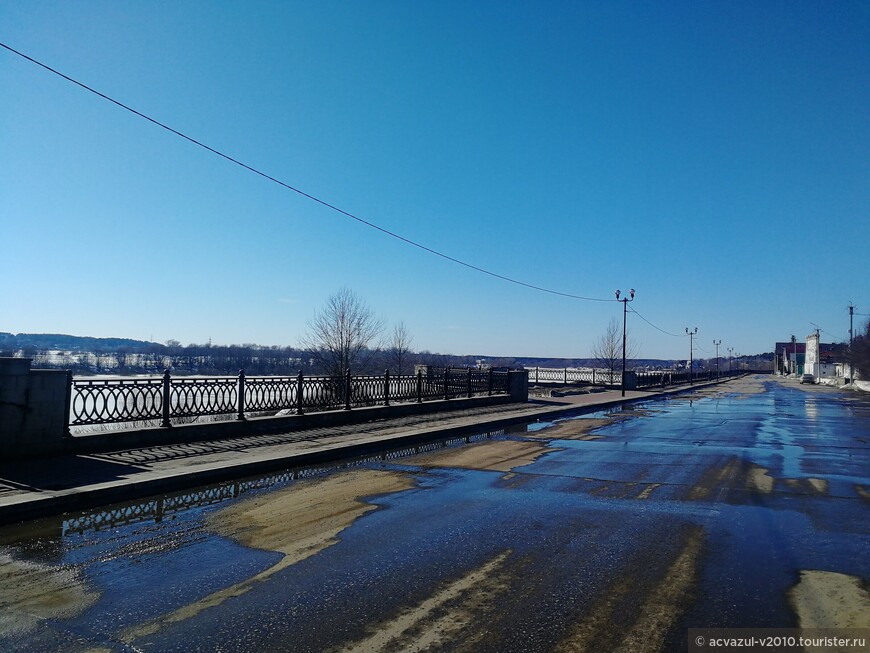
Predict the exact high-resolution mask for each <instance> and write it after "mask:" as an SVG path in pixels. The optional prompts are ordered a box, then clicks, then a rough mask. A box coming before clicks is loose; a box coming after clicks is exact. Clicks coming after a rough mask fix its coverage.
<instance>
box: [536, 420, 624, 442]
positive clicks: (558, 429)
mask: <svg viewBox="0 0 870 653" xmlns="http://www.w3.org/2000/svg"><path fill="white" fill-rule="evenodd" d="M610 424H613V420H612V419H608V418H602V417H589V418H582V419H568V420H565V421H563V422H557V423H556V424H555V425H554V426H549V427H547V428H543V429H540V430H538V431H529V432H528V433H524V435H525V436H526V437H529V438H542V439H547V440H598V439H599V438H601V436H600V435H590V434H589V432H590V431H594V430H595V429H600V428H602V427H604V426H609V425H610Z"/></svg>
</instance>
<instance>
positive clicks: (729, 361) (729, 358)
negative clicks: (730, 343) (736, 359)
mask: <svg viewBox="0 0 870 653" xmlns="http://www.w3.org/2000/svg"><path fill="white" fill-rule="evenodd" d="M733 353H734V347H728V374H731V355H732V354H733Z"/></svg>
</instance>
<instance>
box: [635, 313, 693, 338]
mask: <svg viewBox="0 0 870 653" xmlns="http://www.w3.org/2000/svg"><path fill="white" fill-rule="evenodd" d="M628 310H629V311H631V312H632V313H634V314H635V315H637V316H638V317H639V318H640V319H641V320H643V321H644V322H646V323H647V324H649V325H650V326H651V327H652V328H653V329H656V330H658V331H661V332H662V333H664V334H665V335H667V336H673V337H674V338H682V337H683V336H684V334H682V333H671V332H670V331H665V330H664V329H662V328H661V327H659V326H656V325H655V324H653V323H652V322H650V321H649V320H648V319H646V318H645V317H644V316H643V315H641V314H640V313H638V312H637V311H636V310H635V309H634V307H632V306H629V307H628Z"/></svg>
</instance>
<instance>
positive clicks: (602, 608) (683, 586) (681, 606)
mask: <svg viewBox="0 0 870 653" xmlns="http://www.w3.org/2000/svg"><path fill="white" fill-rule="evenodd" d="M703 545H704V531H703V529H702V528H700V527H698V526H695V527H692V528H691V529H690V530H689V531H688V535H687V536H686V537H685V540H684V543H683V545H682V548H681V549H680V550H679V552H678V554H677V555H676V557H675V558H674V560H673V562H672V563H671V564H670V566H669V567H668V569H667V571H666V572H665V573H664V576H663V577H662V578H660V579H659V580H658V582H656V583H655V584H654V585H653V586H652V587H649V588H646V590H645V594H644V596H643V597H642V605H641V606H640V610H639V611H638V613H637V616H636V618H635V619H634V622H633V623H632V624H631V626H630V627H629V628H628V629H627V631H620V630H618V629H614V627H613V622H614V617H615V616H617V613H618V612H619V611H620V610H623V609H624V607H623V602H624V601H625V600H626V599H627V598H628V597H629V596H633V595H636V594H637V592H638V591H639V587H638V585H637V583H636V582H635V579H634V578H632V577H631V576H630V575H629V576H627V577H624V578H622V579H620V580H618V581H617V582H616V583H614V584H613V585H612V586H611V587H610V588H609V590H608V592H607V594H606V596H605V597H604V600H602V601H599V602H597V603H596V604H595V606H594V608H593V609H592V611H591V612H590V613H589V614H588V615H587V616H586V618H585V619H583V620H582V621H581V622H580V623H578V624H576V625H575V626H574V627H573V628H572V630H571V632H570V634H569V635H568V636H567V637H566V638H565V639H563V640H562V641H561V642H559V644H558V645H557V646H556V648H555V649H554V651H555V653H586V652H587V651H588V652H589V653H592V652H593V651H601V650H608V651H610V650H613V651H620V652H624V653H653V652H657V651H661V650H662V647H663V645H664V639H665V636H666V635H667V632H668V630H669V629H670V628H671V627H672V626H673V624H674V623H675V622H676V621H677V619H679V617H680V616H681V615H682V614H683V612H684V611H685V609H686V608H687V607H688V606H689V604H690V603H691V601H692V600H693V588H694V587H695V584H696V582H697V577H698V570H699V566H700V558H701V553H702V550H703Z"/></svg>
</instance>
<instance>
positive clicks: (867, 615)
mask: <svg viewBox="0 0 870 653" xmlns="http://www.w3.org/2000/svg"><path fill="white" fill-rule="evenodd" d="M788 600H789V604H790V605H791V607H792V609H793V610H794V611H795V613H796V614H797V616H798V620H799V622H800V627H801V628H870V594H868V592H867V587H866V584H864V583H862V581H861V579H860V578H856V577H855V576H847V575H846V574H838V573H835V572H831V571H812V570H803V571H801V577H800V582H798V584H797V585H795V586H794V587H793V588H792V589H791V590H790V591H789V593H788ZM827 650H830V648H829V649H827Z"/></svg>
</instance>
